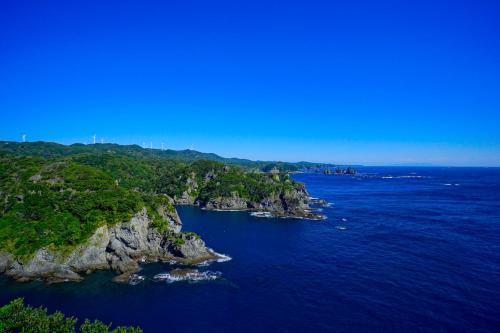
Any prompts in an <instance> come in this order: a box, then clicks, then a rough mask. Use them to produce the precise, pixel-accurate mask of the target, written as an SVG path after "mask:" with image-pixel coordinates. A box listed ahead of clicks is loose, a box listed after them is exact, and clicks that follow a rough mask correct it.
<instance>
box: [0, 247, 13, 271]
mask: <svg viewBox="0 0 500 333" xmlns="http://www.w3.org/2000/svg"><path fill="white" fill-rule="evenodd" d="M11 262H12V254H10V253H7V252H0V274H2V273H4V272H5V271H6V270H7V268H9V266H10V264H11Z"/></svg>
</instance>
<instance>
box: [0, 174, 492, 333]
mask: <svg viewBox="0 0 500 333" xmlns="http://www.w3.org/2000/svg"><path fill="white" fill-rule="evenodd" d="M359 171H361V172H362V174H361V175H359V176H355V177H351V176H336V175H322V174H295V175H293V177H294V178H295V179H296V180H299V181H302V182H304V183H305V184H306V186H307V189H308V191H309V193H310V194H311V195H312V196H314V197H319V198H323V199H326V200H327V201H328V202H330V203H331V204H332V206H331V207H329V208H324V210H323V213H324V214H325V215H326V216H327V219H326V220H324V221H307V220H294V219H267V218H256V217H252V216H250V215H249V214H247V213H243V212H207V211H202V210H199V209H196V208H193V207H178V210H179V213H180V215H181V218H182V220H183V223H184V230H186V231H188V230H192V231H195V232H197V233H199V234H200V235H201V236H202V237H203V239H204V240H205V241H206V243H207V245H209V246H210V247H212V248H213V249H214V250H216V251H217V252H220V253H224V254H227V255H228V256H230V257H231V258H232V260H230V261H227V262H221V263H212V264H210V265H208V266H202V267H197V269H198V270H199V271H200V272H205V271H209V272H210V274H211V273H213V274H212V275H210V274H207V275H208V276H213V277H217V276H219V275H220V277H219V278H217V279H215V280H205V281H191V282H188V281H180V282H171V283H169V282H168V281H164V280H162V281H154V280H153V279H152V278H153V277H154V276H155V275H156V274H158V273H164V272H169V271H170V270H172V269H173V268H175V267H173V266H170V265H168V264H150V265H147V266H144V269H143V271H141V272H140V274H141V275H142V276H144V277H146V279H145V281H143V282H141V283H139V284H137V285H134V286H132V285H118V284H114V283H112V282H110V279H111V277H112V274H111V273H110V272H98V273H94V274H91V275H90V276H88V277H87V279H86V280H85V281H84V282H82V283H68V284H59V285H45V284H43V283H41V282H31V283H25V284H19V283H13V282H12V281H9V280H7V279H5V278H2V279H1V280H0V288H1V291H0V301H1V302H2V303H5V302H7V301H9V300H10V299H11V298H13V297H16V296H23V297H25V300H26V302H27V303H30V304H32V305H44V306H47V307H48V308H49V310H51V311H53V310H56V309H60V310H62V311H64V312H65V313H67V314H70V315H75V316H78V317H80V318H85V317H87V318H99V319H101V320H103V321H108V322H113V323H114V324H135V325H140V326H141V327H142V328H143V329H144V330H145V332H223V331H225V332H238V333H243V332H499V331H500V169H494V168H403V167H391V168H389V167H387V168H368V167H365V168H360V169H359Z"/></svg>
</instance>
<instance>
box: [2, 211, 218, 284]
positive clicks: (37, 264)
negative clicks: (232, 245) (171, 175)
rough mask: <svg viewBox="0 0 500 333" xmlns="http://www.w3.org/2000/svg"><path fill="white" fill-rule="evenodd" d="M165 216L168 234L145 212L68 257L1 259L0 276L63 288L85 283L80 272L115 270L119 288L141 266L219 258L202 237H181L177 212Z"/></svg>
mask: <svg viewBox="0 0 500 333" xmlns="http://www.w3.org/2000/svg"><path fill="white" fill-rule="evenodd" d="M163 213H164V214H163V216H164V218H165V219H167V220H168V222H169V225H170V226H171V228H170V230H168V231H167V232H165V233H164V234H160V233H159V232H158V230H157V229H156V228H154V227H153V226H152V221H151V220H150V219H149V216H148V214H147V210H146V209H145V208H144V209H143V210H141V211H140V212H138V213H137V214H136V215H134V217H133V218H132V219H131V220H130V221H128V222H124V223H119V224H117V225H115V226H113V227H111V228H109V227H108V226H102V227H100V228H98V229H97V230H96V232H95V233H94V235H93V236H92V237H91V238H90V239H89V240H88V241H87V242H86V244H83V245H80V246H78V247H77V248H76V249H75V250H74V251H72V252H71V253H70V254H63V253H58V252H54V251H50V250H49V249H45V248H44V249H40V250H38V251H37V252H36V253H35V255H34V256H33V258H31V259H30V260H29V261H28V262H21V261H18V260H14V259H13V256H12V255H11V254H9V253H5V252H4V253H0V273H5V274H6V275H8V276H11V277H13V278H15V279H17V280H19V281H29V280H33V279H37V278H41V279H45V280H47V281H49V282H63V281H80V280H82V277H81V276H80V274H78V273H80V272H91V271H95V270H101V269H112V270H113V271H115V272H117V273H119V274H120V276H118V277H117V278H116V279H114V280H115V281H118V282H120V281H128V276H129V275H130V274H132V273H134V272H137V271H138V270H139V269H140V266H139V264H140V263H142V262H151V261H158V260H176V261H179V262H182V263H186V264H189V263H197V262H201V261H204V260H209V259H217V258H219V256H218V255H217V254H216V253H215V252H213V251H212V250H210V249H208V248H207V247H206V246H205V243H204V242H203V241H202V240H201V239H199V237H196V236H194V235H193V234H185V233H181V232H180V226H181V222H180V219H179V217H178V215H177V212H167V211H165V212H163Z"/></svg>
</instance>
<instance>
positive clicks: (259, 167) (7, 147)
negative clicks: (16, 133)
mask: <svg viewBox="0 0 500 333" xmlns="http://www.w3.org/2000/svg"><path fill="white" fill-rule="evenodd" d="M82 153H90V154H100V153H111V154H117V155H121V156H128V157H134V158H140V159H143V158H145V159H152V158H155V159H167V160H176V161H184V162H193V161H198V160H207V161H215V162H221V163H224V164H227V165H233V166H239V167H241V168H243V169H245V170H254V171H264V172H267V171H271V170H272V169H277V170H279V171H281V172H293V171H298V170H300V169H303V168H312V167H329V166H330V167H333V166H334V165H330V164H318V163H310V162H297V163H289V162H276V161H274V162H273V161H252V160H248V159H241V158H224V157H221V156H219V155H217V154H212V153H202V152H198V151H195V150H190V149H186V150H172V149H165V150H160V149H144V148H142V147H140V146H138V145H118V144H112V143H105V144H93V145H84V144H80V143H76V144H72V145H69V146H66V145H61V144H58V143H53V142H42V141H38V142H13V141H0V155H1V154H9V155H16V156H41V157H65V156H70V155H76V154H82Z"/></svg>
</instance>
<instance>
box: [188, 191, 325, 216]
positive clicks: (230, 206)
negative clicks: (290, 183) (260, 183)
mask: <svg viewBox="0 0 500 333" xmlns="http://www.w3.org/2000/svg"><path fill="white" fill-rule="evenodd" d="M310 203H312V202H311V198H310V196H309V195H308V193H307V191H306V190H305V187H304V186H301V187H297V188H295V189H294V190H290V191H286V192H284V193H280V194H274V195H271V196H269V197H267V198H265V199H263V200H261V201H259V202H255V201H252V200H250V199H243V198H240V197H238V196H237V195H236V194H234V193H233V196H232V197H230V198H217V199H210V200H209V201H207V202H203V201H200V200H198V201H196V202H195V204H196V205H197V206H199V207H200V208H202V209H208V210H243V211H264V212H269V213H271V214H272V216H274V217H289V218H304V219H311V220H321V219H323V216H322V215H321V214H318V213H317V211H316V210H315V209H314V208H311V207H310V206H309V204H310Z"/></svg>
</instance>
